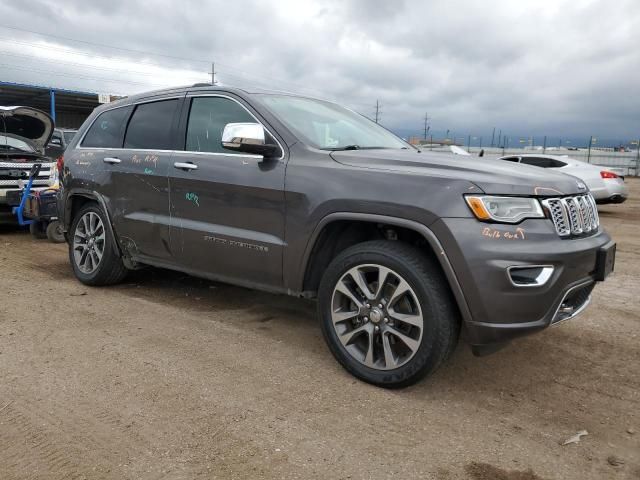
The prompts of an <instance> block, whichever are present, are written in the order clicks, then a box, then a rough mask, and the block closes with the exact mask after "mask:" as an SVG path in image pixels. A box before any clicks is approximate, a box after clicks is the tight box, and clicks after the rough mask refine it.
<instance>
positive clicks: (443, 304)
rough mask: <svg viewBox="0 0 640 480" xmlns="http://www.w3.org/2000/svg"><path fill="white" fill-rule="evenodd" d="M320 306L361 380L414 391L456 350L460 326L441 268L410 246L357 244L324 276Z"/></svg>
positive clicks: (339, 354) (333, 345)
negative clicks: (406, 387) (413, 388)
mask: <svg viewBox="0 0 640 480" xmlns="http://www.w3.org/2000/svg"><path fill="white" fill-rule="evenodd" d="M318 308H319V313H320V318H321V322H322V331H323V334H324V337H325V340H326V341H327V344H328V346H329V348H330V350H331V352H332V353H333V355H334V356H335V357H336V359H337V360H338V361H339V362H340V363H341V364H342V366H343V367H344V368H345V369H346V370H348V371H349V372H350V373H352V374H353V375H355V376H356V377H358V378H360V379H362V380H364V381H366V382H369V383H373V384H375V385H379V386H382V387H389V388H397V387H404V386H407V385H411V384H413V383H415V382H416V381H418V380H419V379H421V378H422V377H424V376H425V375H427V374H429V373H431V372H433V371H435V370H436V369H437V368H438V366H440V364H441V363H442V361H443V360H444V359H445V358H446V357H447V356H448V355H449V353H450V352H451V351H453V349H454V347H455V345H456V343H457V339H458V334H459V329H460V321H459V316H458V312H457V308H456V307H455V304H454V303H453V300H452V298H451V293H450V291H449V288H448V284H447V282H446V279H445V278H444V276H443V274H442V271H441V270H440V268H439V266H438V265H437V264H436V262H435V261H434V260H432V259H430V258H429V257H427V256H425V255H424V254H423V253H422V252H421V251H420V250H418V249H417V248H414V247H412V246H410V245H406V244H401V243H398V242H389V241H372V242H366V243H362V244H359V245H355V246H353V247H351V248H349V249H347V250H345V251H344V252H342V253H341V254H340V255H338V257H336V259H335V260H333V261H332V262H331V264H330V265H329V267H328V268H327V271H326V272H325V274H324V275H323V278H322V281H321V284H320V288H319V292H318Z"/></svg>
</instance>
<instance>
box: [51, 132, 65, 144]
mask: <svg viewBox="0 0 640 480" xmlns="http://www.w3.org/2000/svg"><path fill="white" fill-rule="evenodd" d="M49 144H50V145H59V146H62V135H60V134H59V133H54V134H53V135H51V140H49Z"/></svg>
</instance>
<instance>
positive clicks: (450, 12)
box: [0, 0, 640, 139]
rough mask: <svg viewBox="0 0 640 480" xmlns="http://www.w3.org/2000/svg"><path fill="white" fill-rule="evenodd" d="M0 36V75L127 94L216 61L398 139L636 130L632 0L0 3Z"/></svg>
mask: <svg viewBox="0 0 640 480" xmlns="http://www.w3.org/2000/svg"><path fill="white" fill-rule="evenodd" d="M10 27H13V28H10ZM17 29H22V30H17ZM25 30H28V31H25ZM43 34H46V35H43ZM0 36H1V38H2V40H3V41H2V46H0V81H9V82H20V83H29V84H37V85H46V86H56V87H60V88H68V89H78V90H85V91H95V92H105V93H117V94H131V93H135V92H140V91H145V90H150V89H156V88H159V87H164V86H170V85H182V84H189V83H193V82H198V81H207V80H208V79H210V78H211V77H210V76H209V75H208V72H209V71H210V69H211V62H212V61H215V63H216V71H217V72H218V73H217V78H216V79H217V80H218V81H219V82H220V83H221V84H224V85H237V86H256V87H263V88H273V89H278V90H287V91H292V92H297V93H302V94H307V95H311V96H317V97H322V98H327V99H331V100H335V101H338V102H341V103H344V104H346V105H348V106H350V107H351V108H353V109H355V110H357V111H359V112H361V113H363V114H365V115H367V116H372V115H373V111H374V106H375V103H376V100H379V102H380V104H381V105H382V108H381V123H382V124H383V125H385V126H387V127H389V128H392V129H394V130H396V131H399V132H401V133H402V134H403V135H409V134H412V133H413V134H418V133H419V132H421V131H422V128H423V123H424V116H425V113H427V112H428V115H429V118H430V120H429V124H430V127H431V131H432V132H433V133H434V135H435V136H440V135H443V134H444V132H445V131H446V130H450V131H451V135H456V136H462V135H465V136H466V135H467V134H471V135H478V136H479V135H483V136H484V137H485V138H487V137H488V138H490V137H491V132H492V129H493V127H494V126H495V127H497V129H498V130H499V129H502V130H503V132H505V133H507V132H508V134H509V135H514V136H518V135H520V136H522V135H544V134H547V135H559V136H567V137H569V136H574V137H576V136H588V135H590V134H595V135H598V136H600V137H608V138H620V139H629V138H637V137H638V136H640V91H639V90H640V9H638V0H617V1H615V2H612V1H610V0H606V1H605V0H571V1H568V0H567V1H565V0H549V1H544V0H518V1H514V0H485V1H482V2H480V1H470V0H469V1H456V0H429V1H424V0H416V1H411V0H405V1H402V0H395V1H394V0H320V1H304V0H291V1H290V0H278V1H272V2H266V1H258V0H253V1H249V0H236V1H234V2H231V1H228V0H220V1H219V0H202V1H195V0H189V1H188V0H182V1H180V2H178V1H156V2H151V1H144V2H143V1H140V0H138V1H136V0H109V1H93V2H88V1H86V0H20V1H2V2H0ZM498 130H496V132H497V131H498Z"/></svg>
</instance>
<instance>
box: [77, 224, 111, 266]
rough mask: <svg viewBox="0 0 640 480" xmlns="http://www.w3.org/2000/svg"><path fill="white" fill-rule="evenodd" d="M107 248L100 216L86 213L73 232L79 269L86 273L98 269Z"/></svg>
mask: <svg viewBox="0 0 640 480" xmlns="http://www.w3.org/2000/svg"><path fill="white" fill-rule="evenodd" d="M104 248H105V230H104V225H103V223H102V220H101V219H100V216H99V215H98V214H97V213H95V212H87V213H85V214H84V215H83V216H82V217H81V218H80V220H79V221H78V223H77V224H76V229H75V231H74V232H73V258H74V260H75V262H76V266H77V267H78V269H79V270H80V271H81V272H82V273H85V274H91V273H93V272H95V271H96V269H97V268H98V266H99V265H100V262H101V261H102V256H103V254H104Z"/></svg>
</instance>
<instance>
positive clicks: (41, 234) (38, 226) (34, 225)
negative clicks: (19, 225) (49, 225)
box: [29, 220, 47, 240]
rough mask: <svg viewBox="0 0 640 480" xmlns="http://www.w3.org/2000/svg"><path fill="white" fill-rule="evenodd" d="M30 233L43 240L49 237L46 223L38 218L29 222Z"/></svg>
mask: <svg viewBox="0 0 640 480" xmlns="http://www.w3.org/2000/svg"><path fill="white" fill-rule="evenodd" d="M29 233H31V235H33V236H34V237H35V238H37V239H38V240H43V239H45V238H47V231H46V228H45V224H44V223H43V222H40V221H38V220H34V221H33V222H31V223H30V224H29Z"/></svg>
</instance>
